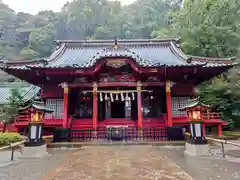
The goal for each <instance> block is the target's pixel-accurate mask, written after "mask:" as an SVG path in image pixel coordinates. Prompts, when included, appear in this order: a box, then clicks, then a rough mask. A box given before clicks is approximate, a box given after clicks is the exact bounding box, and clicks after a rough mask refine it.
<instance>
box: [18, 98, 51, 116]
mask: <svg viewBox="0 0 240 180" xmlns="http://www.w3.org/2000/svg"><path fill="white" fill-rule="evenodd" d="M29 107H34V108H35V109H38V110H41V111H44V112H49V113H51V112H53V110H52V109H50V108H48V107H47V106H45V105H44V103H43V102H38V101H33V102H32V103H31V104H29V105H28V106H26V107H24V108H21V110H24V109H28V108H29Z"/></svg>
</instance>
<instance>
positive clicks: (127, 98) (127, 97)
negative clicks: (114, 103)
mask: <svg viewBox="0 0 240 180" xmlns="http://www.w3.org/2000/svg"><path fill="white" fill-rule="evenodd" d="M125 100H126V101H128V100H129V96H128V93H126V97H125Z"/></svg>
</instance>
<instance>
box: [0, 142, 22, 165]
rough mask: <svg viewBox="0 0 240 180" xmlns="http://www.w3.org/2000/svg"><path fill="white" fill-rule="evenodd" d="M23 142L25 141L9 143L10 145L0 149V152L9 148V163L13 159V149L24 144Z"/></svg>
mask: <svg viewBox="0 0 240 180" xmlns="http://www.w3.org/2000/svg"><path fill="white" fill-rule="evenodd" d="M25 142H26V141H25V140H24V141H20V142H15V143H10V144H9V145H7V146H4V147H1V148H0V151H1V150H5V149H9V148H11V161H13V159H14V150H15V147H18V146H20V145H22V144H24V143H25Z"/></svg>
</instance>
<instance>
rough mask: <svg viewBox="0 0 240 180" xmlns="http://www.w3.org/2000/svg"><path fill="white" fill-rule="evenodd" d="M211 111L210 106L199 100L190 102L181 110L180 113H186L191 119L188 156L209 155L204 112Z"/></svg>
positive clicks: (187, 139) (187, 141) (187, 137)
mask: <svg viewBox="0 0 240 180" xmlns="http://www.w3.org/2000/svg"><path fill="white" fill-rule="evenodd" d="M208 109H210V106H208V105H206V104H204V103H202V102H200V100H199V98H195V99H191V100H189V103H188V104H187V105H186V106H184V107H182V108H180V109H179V111H186V112H187V116H188V119H189V127H190V134H188V133H187V134H186V150H185V153H186V152H187V153H188V154H192V155H199V154H205V153H207V152H206V151H204V148H205V149H208V148H206V147H207V140H206V138H205V137H204V133H203V123H204V121H203V112H206V111H207V110H208Z"/></svg>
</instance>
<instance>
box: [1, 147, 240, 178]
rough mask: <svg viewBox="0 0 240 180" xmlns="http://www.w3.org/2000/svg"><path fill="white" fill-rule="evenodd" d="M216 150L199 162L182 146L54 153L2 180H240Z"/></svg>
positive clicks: (14, 168) (238, 168)
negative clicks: (186, 154)
mask: <svg viewBox="0 0 240 180" xmlns="http://www.w3.org/2000/svg"><path fill="white" fill-rule="evenodd" d="M217 150H218V151H219V149H216V150H214V153H212V155H211V156H205V157H201V158H199V157H198V158H197V157H189V156H184V155H183V152H184V147H183V146H181V147H175V146H174V147H173V146H165V147H163V146H150V145H141V146H89V147H83V148H82V149H76V150H74V149H73V150H70V149H62V150H53V149H52V150H51V151H50V154H49V155H48V156H46V157H44V158H42V159H28V160H18V161H17V163H16V164H12V165H9V166H5V167H2V168H1V167H0V180H135V179H136V180H191V179H195V180H240V163H239V162H237V161H236V162H235V161H231V160H230V159H227V158H228V157H227V158H226V159H222V158H221V156H220V154H218V153H217Z"/></svg>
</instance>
